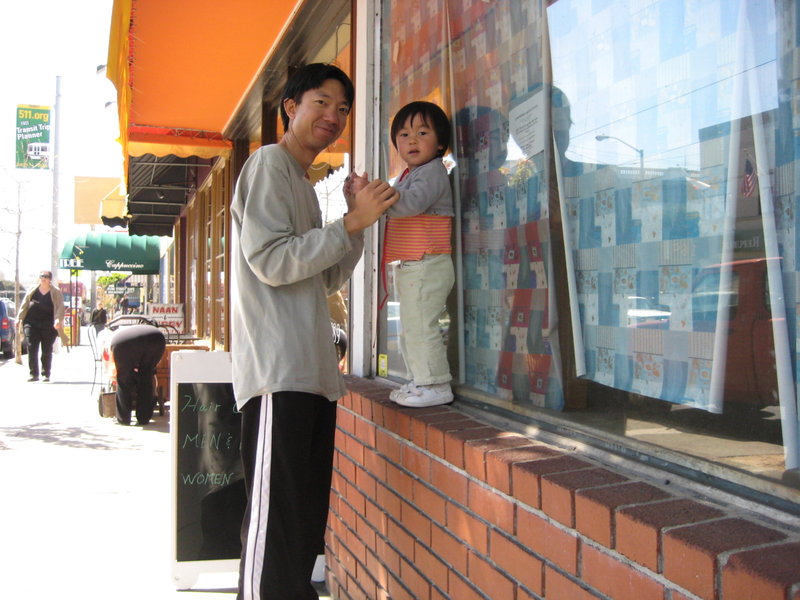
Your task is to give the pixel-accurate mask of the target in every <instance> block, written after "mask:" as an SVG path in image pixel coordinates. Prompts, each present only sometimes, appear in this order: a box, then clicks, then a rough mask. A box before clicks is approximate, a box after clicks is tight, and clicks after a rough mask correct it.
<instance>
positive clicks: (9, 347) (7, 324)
mask: <svg viewBox="0 0 800 600" xmlns="http://www.w3.org/2000/svg"><path fill="white" fill-rule="evenodd" d="M16 314H17V313H16V309H15V307H14V303H13V302H11V301H10V300H8V299H6V298H0V351H2V353H3V357H4V358H14V348H15V347H16V346H15V342H16V336H17V320H16V318H15V317H16Z"/></svg>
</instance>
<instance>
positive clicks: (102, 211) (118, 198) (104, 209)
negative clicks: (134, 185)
mask: <svg viewBox="0 0 800 600" xmlns="http://www.w3.org/2000/svg"><path fill="white" fill-rule="evenodd" d="M124 216H125V189H124V185H123V182H122V181H121V180H120V178H119V177H81V176H76V177H75V223H80V224H85V225H97V224H100V223H102V218H103V217H124Z"/></svg>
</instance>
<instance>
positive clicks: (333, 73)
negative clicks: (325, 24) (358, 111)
mask: <svg viewBox="0 0 800 600" xmlns="http://www.w3.org/2000/svg"><path fill="white" fill-rule="evenodd" d="M328 79H335V80H336V81H338V82H339V83H341V84H342V85H343V86H344V97H345V99H346V100H347V103H348V104H349V105H350V106H353V99H354V98H355V89H354V88H353V82H352V81H350V78H349V77H348V76H347V74H346V73H345V72H344V71H342V70H341V69H340V68H339V67H335V66H333V65H326V64H324V63H312V64H310V65H305V66H302V67H299V68H298V69H297V70H296V71H295V72H294V73H292V74H291V75H289V80H288V81H287V82H286V87H284V88H283V95H282V96H281V102H280V108H281V120H282V121H283V129H284V130H287V129H289V115H288V114H286V108H284V106H283V102H284V100H286V99H288V98H291V99H292V100H294V101H295V102H296V103H298V104H299V103H300V101H301V100H302V99H303V94H305V93H306V92H307V91H308V90H316V89H317V88H320V87H322V84H323V83H325V81H327V80H328Z"/></svg>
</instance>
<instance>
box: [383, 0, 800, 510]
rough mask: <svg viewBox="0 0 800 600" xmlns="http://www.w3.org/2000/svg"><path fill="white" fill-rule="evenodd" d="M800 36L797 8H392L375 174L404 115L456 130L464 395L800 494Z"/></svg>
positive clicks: (719, 4) (443, 2) (390, 343)
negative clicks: (421, 105)
mask: <svg viewBox="0 0 800 600" xmlns="http://www.w3.org/2000/svg"><path fill="white" fill-rule="evenodd" d="M793 22H794V4H793V3H791V2H784V1H779V2H776V3H772V2H770V3H749V2H727V1H725V0H695V1H692V2H688V1H686V0H657V1H655V2H650V3H646V5H640V4H635V3H634V4H631V3H629V2H623V1H614V0H611V1H608V2H602V3H598V2H584V1H582V0H557V1H555V2H549V3H542V2H536V1H525V0H510V1H508V2H478V1H473V2H456V1H455V0H453V1H449V0H438V1H437V0H434V1H431V2H425V3H422V2H420V3H417V2H412V3H408V2H400V1H399V0H394V1H393V0H385V1H384V2H383V22H382V33H383V39H382V44H381V50H382V55H381V57H382V62H381V65H382V77H381V86H382V89H381V99H382V117H381V119H382V121H381V122H380V124H379V126H380V132H381V134H380V135H381V142H382V143H381V151H382V168H383V172H382V175H383V176H385V177H387V178H392V177H394V176H396V175H397V174H398V172H399V165H398V163H397V159H396V157H395V154H394V151H393V148H392V147H391V142H390V141H389V138H388V130H389V122H390V120H391V117H392V116H393V115H394V113H395V112H396V111H397V110H398V109H399V108H400V107H401V106H402V105H404V104H405V103H407V102H409V101H412V100H420V99H426V100H432V101H435V102H437V103H439V104H440V105H441V106H443V108H445V110H446V111H447V112H448V114H449V115H450V117H451V119H452V124H453V128H454V132H455V134H454V139H453V150H454V153H453V155H454V156H453V159H454V163H455V168H454V170H453V187H454V192H455V195H456V205H457V208H458V215H457V219H458V227H457V232H456V237H457V239H456V243H457V247H458V249H459V252H458V254H457V256H455V259H456V261H457V264H458V267H459V269H458V271H459V280H458V284H457V288H458V290H457V291H458V293H457V296H458V298H457V300H458V301H460V302H461V305H460V306H458V304H457V303H455V302H454V303H453V306H456V307H458V310H457V311H455V310H451V311H450V312H449V315H450V317H451V318H450V321H451V324H450V327H449V331H448V334H449V335H448V336H447V337H446V338H445V336H443V343H449V345H450V347H451V350H453V352H451V367H452V370H453V372H454V373H457V374H458V379H459V382H460V384H461V386H460V387H459V394H460V395H461V397H462V398H469V397H470V395H471V393H472V392H471V391H472V390H474V391H475V392H476V393H477V392H479V393H480V397H481V398H482V401H486V399H487V398H488V399H489V400H488V402H489V404H493V405H495V406H496V407H497V408H498V410H503V411H505V412H511V413H516V414H517V415H518V416H519V418H520V419H523V420H524V419H528V418H536V415H537V414H545V413H550V416H549V417H548V418H553V417H554V416H556V415H560V418H562V419H563V420H564V421H565V422H571V423H574V424H576V425H578V426H580V427H581V428H582V431H591V432H594V434H595V435H596V436H597V438H598V439H605V440H611V444H612V445H613V444H617V443H618V442H619V439H620V438H627V439H628V440H631V441H632V442H633V441H635V442H637V446H636V447H637V448H638V447H640V445H639V444H638V442H646V443H647V444H649V445H651V446H653V447H655V446H661V447H664V448H666V449H669V450H671V451H676V453H675V454H673V455H672V456H675V457H677V456H679V455H692V456H695V457H700V458H702V459H706V460H709V461H713V462H715V463H718V464H721V465H725V466H726V467H728V468H729V470H727V471H726V473H727V475H726V477H730V478H731V479H733V480H737V477H738V475H737V473H739V474H744V475H746V476H748V477H745V478H744V479H743V481H744V480H746V481H747V485H756V487H758V486H757V484H754V483H752V482H753V479H752V478H749V476H751V475H753V476H756V478H761V479H765V480H771V481H772V482H775V481H782V482H783V483H784V484H786V485H787V486H792V485H796V484H795V483H793V481H796V480H795V479H794V477H793V473H796V469H797V467H798V460H800V454H798V425H797V423H798V420H797V401H796V397H797V386H796V381H797V379H798V373H797V366H796V365H797V364H800V363H798V361H797V360H796V346H797V340H796V335H797V333H796V332H797V324H796V319H797V314H798V306H797V302H796V288H797V281H798V277H797V268H798V267H797V259H798V256H797V248H798V244H797V225H796V220H795V215H796V214H797V207H796V206H795V202H796V201H795V197H797V191H796V190H795V185H796V183H795V181H796V180H798V177H797V174H798V172H800V169H799V168H798V165H799V164H800V162H799V161H798V160H797V158H796V157H795V153H796V149H795V145H794V144H793V139H794V136H795V129H796V128H797V124H796V123H795V120H794V119H793V115H792V112H793V111H792V108H791V107H792V104H793V98H794V96H795V91H794V90H795V88H796V82H795V81H794V78H795V75H794V72H795V71H796V65H795V62H796V61H797V58H796V54H797V52H796V48H797V46H798V40H797V37H796V36H797V33H796V31H795V29H794V28H793V27H792V26H791V24H792V23H793ZM387 284H388V287H389V288H391V285H392V282H391V275H390V274H389V276H388V277H387ZM390 291H391V290H390ZM394 301H395V300H394V299H393V298H391V297H390V300H389V303H388V304H387V306H388V308H386V309H384V314H383V316H382V319H381V324H380V330H379V331H380V340H379V351H380V353H381V354H383V355H385V357H386V358H385V359H384V362H385V364H386V365H387V368H386V369H385V370H384V373H385V374H387V375H388V376H390V377H395V378H397V379H402V378H403V376H404V367H403V365H402V362H401V359H400V357H399V356H398V355H397V353H396V351H395V344H394V339H395V337H396V333H395V332H396V331H397V328H398V327H402V323H398V319H397V316H396V312H397V307H396V304H393V302H394ZM443 308H444V307H443ZM455 315H459V318H458V319H456V318H455ZM461 315H463V317H462V316H461ZM379 370H380V362H379ZM541 411H544V412H541ZM623 443H624V442H623ZM676 460H678V459H676ZM692 464H695V463H692ZM764 489H770V490H774V487H772V486H771V485H766V486H764ZM776 493H779V494H782V495H783V496H784V497H787V498H795V501H796V496H793V495H792V494H793V492H791V491H784V492H776Z"/></svg>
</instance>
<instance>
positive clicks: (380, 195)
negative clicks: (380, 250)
mask: <svg viewBox="0 0 800 600" xmlns="http://www.w3.org/2000/svg"><path fill="white" fill-rule="evenodd" d="M364 176H365V177H366V174H365V175H364ZM399 197H400V193H399V192H398V191H397V190H395V189H394V188H393V187H392V186H390V185H389V184H388V183H386V182H385V181H381V180H380V179H376V180H374V181H370V182H369V183H367V184H366V185H365V186H364V187H363V189H361V191H359V192H358V193H357V194H355V195H354V196H353V199H352V200H348V201H347V209H348V212H347V214H346V215H345V216H344V227H345V229H346V230H347V233H348V234H350V235H352V234H354V233H357V232H359V231H362V230H364V229H366V228H367V227H369V226H370V225H372V224H373V223H374V222H375V221H377V220H378V219H379V218H380V217H381V215H382V214H383V213H384V212H386V210H387V209H388V208H389V207H390V206H391V205H392V204H394V203H395V202H397V199H398V198H399Z"/></svg>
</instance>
